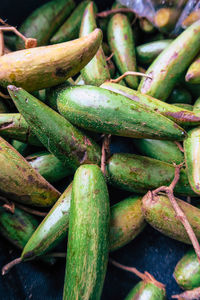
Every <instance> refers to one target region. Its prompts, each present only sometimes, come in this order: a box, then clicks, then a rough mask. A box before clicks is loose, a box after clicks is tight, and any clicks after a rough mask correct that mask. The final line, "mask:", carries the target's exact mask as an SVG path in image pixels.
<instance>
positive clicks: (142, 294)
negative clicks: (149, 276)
mask: <svg viewBox="0 0 200 300" xmlns="http://www.w3.org/2000/svg"><path fill="white" fill-rule="evenodd" d="M164 299H166V293H165V290H164V288H161V287H158V286H156V285H155V284H153V283H152V282H146V281H140V282H139V283H138V284H136V286H134V288H133V289H132V290H131V291H130V292H129V294H128V295H127V296H126V297H125V299H124V300H164Z"/></svg>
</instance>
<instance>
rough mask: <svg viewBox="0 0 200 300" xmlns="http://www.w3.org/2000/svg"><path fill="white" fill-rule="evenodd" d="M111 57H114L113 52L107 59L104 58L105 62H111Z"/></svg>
mask: <svg viewBox="0 0 200 300" xmlns="http://www.w3.org/2000/svg"><path fill="white" fill-rule="evenodd" d="M113 55H114V52H113V53H111V54H110V56H108V57H107V58H106V61H109V60H111V58H112V57H113Z"/></svg>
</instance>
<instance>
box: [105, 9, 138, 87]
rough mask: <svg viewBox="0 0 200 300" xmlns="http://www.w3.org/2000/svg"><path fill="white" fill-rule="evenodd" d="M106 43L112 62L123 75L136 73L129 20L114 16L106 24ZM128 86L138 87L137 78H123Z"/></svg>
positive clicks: (121, 16) (133, 45)
mask: <svg viewBox="0 0 200 300" xmlns="http://www.w3.org/2000/svg"><path fill="white" fill-rule="evenodd" d="M108 43H109V46H110V48H111V50H112V52H113V53H114V56H113V58H114V61H115V63H116V65H117V68H118V69H119V71H120V73H121V74H123V73H125V72H126V71H136V69H137V67H136V54H135V44H134V39H133V32H132V28H131V24H130V22H129V19H128V17H127V16H125V15H124V14H115V15H114V16H113V17H112V18H111V19H110V21H109V24H108ZM125 81H126V83H127V85H128V86H130V87H132V88H135V89H136V88H137V87H138V78H137V77H136V76H134V77H133V76H128V77H126V78H125Z"/></svg>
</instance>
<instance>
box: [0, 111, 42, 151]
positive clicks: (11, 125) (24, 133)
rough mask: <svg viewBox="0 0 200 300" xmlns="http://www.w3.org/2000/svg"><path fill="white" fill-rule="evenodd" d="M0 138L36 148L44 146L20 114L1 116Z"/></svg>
mask: <svg viewBox="0 0 200 300" xmlns="http://www.w3.org/2000/svg"><path fill="white" fill-rule="evenodd" d="M0 136H2V137H5V138H11V139H15V140H18V141H20V142H24V143H27V144H30V145H34V146H42V143H41V142H40V141H39V139H38V138H37V136H36V135H35V134H34V133H33V131H32V130H31V129H30V127H29V125H28V124H27V122H26V121H25V119H24V118H23V116H22V115H21V114H19V113H10V114H6V113H3V114H0Z"/></svg>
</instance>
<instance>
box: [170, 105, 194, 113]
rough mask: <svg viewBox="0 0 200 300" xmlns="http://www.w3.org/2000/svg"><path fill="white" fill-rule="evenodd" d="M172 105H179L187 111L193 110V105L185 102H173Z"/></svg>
mask: <svg viewBox="0 0 200 300" xmlns="http://www.w3.org/2000/svg"><path fill="white" fill-rule="evenodd" d="M173 105H174V106H177V107H180V108H182V109H184V110H185V109H186V110H189V111H193V105H191V104H187V103H173Z"/></svg>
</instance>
